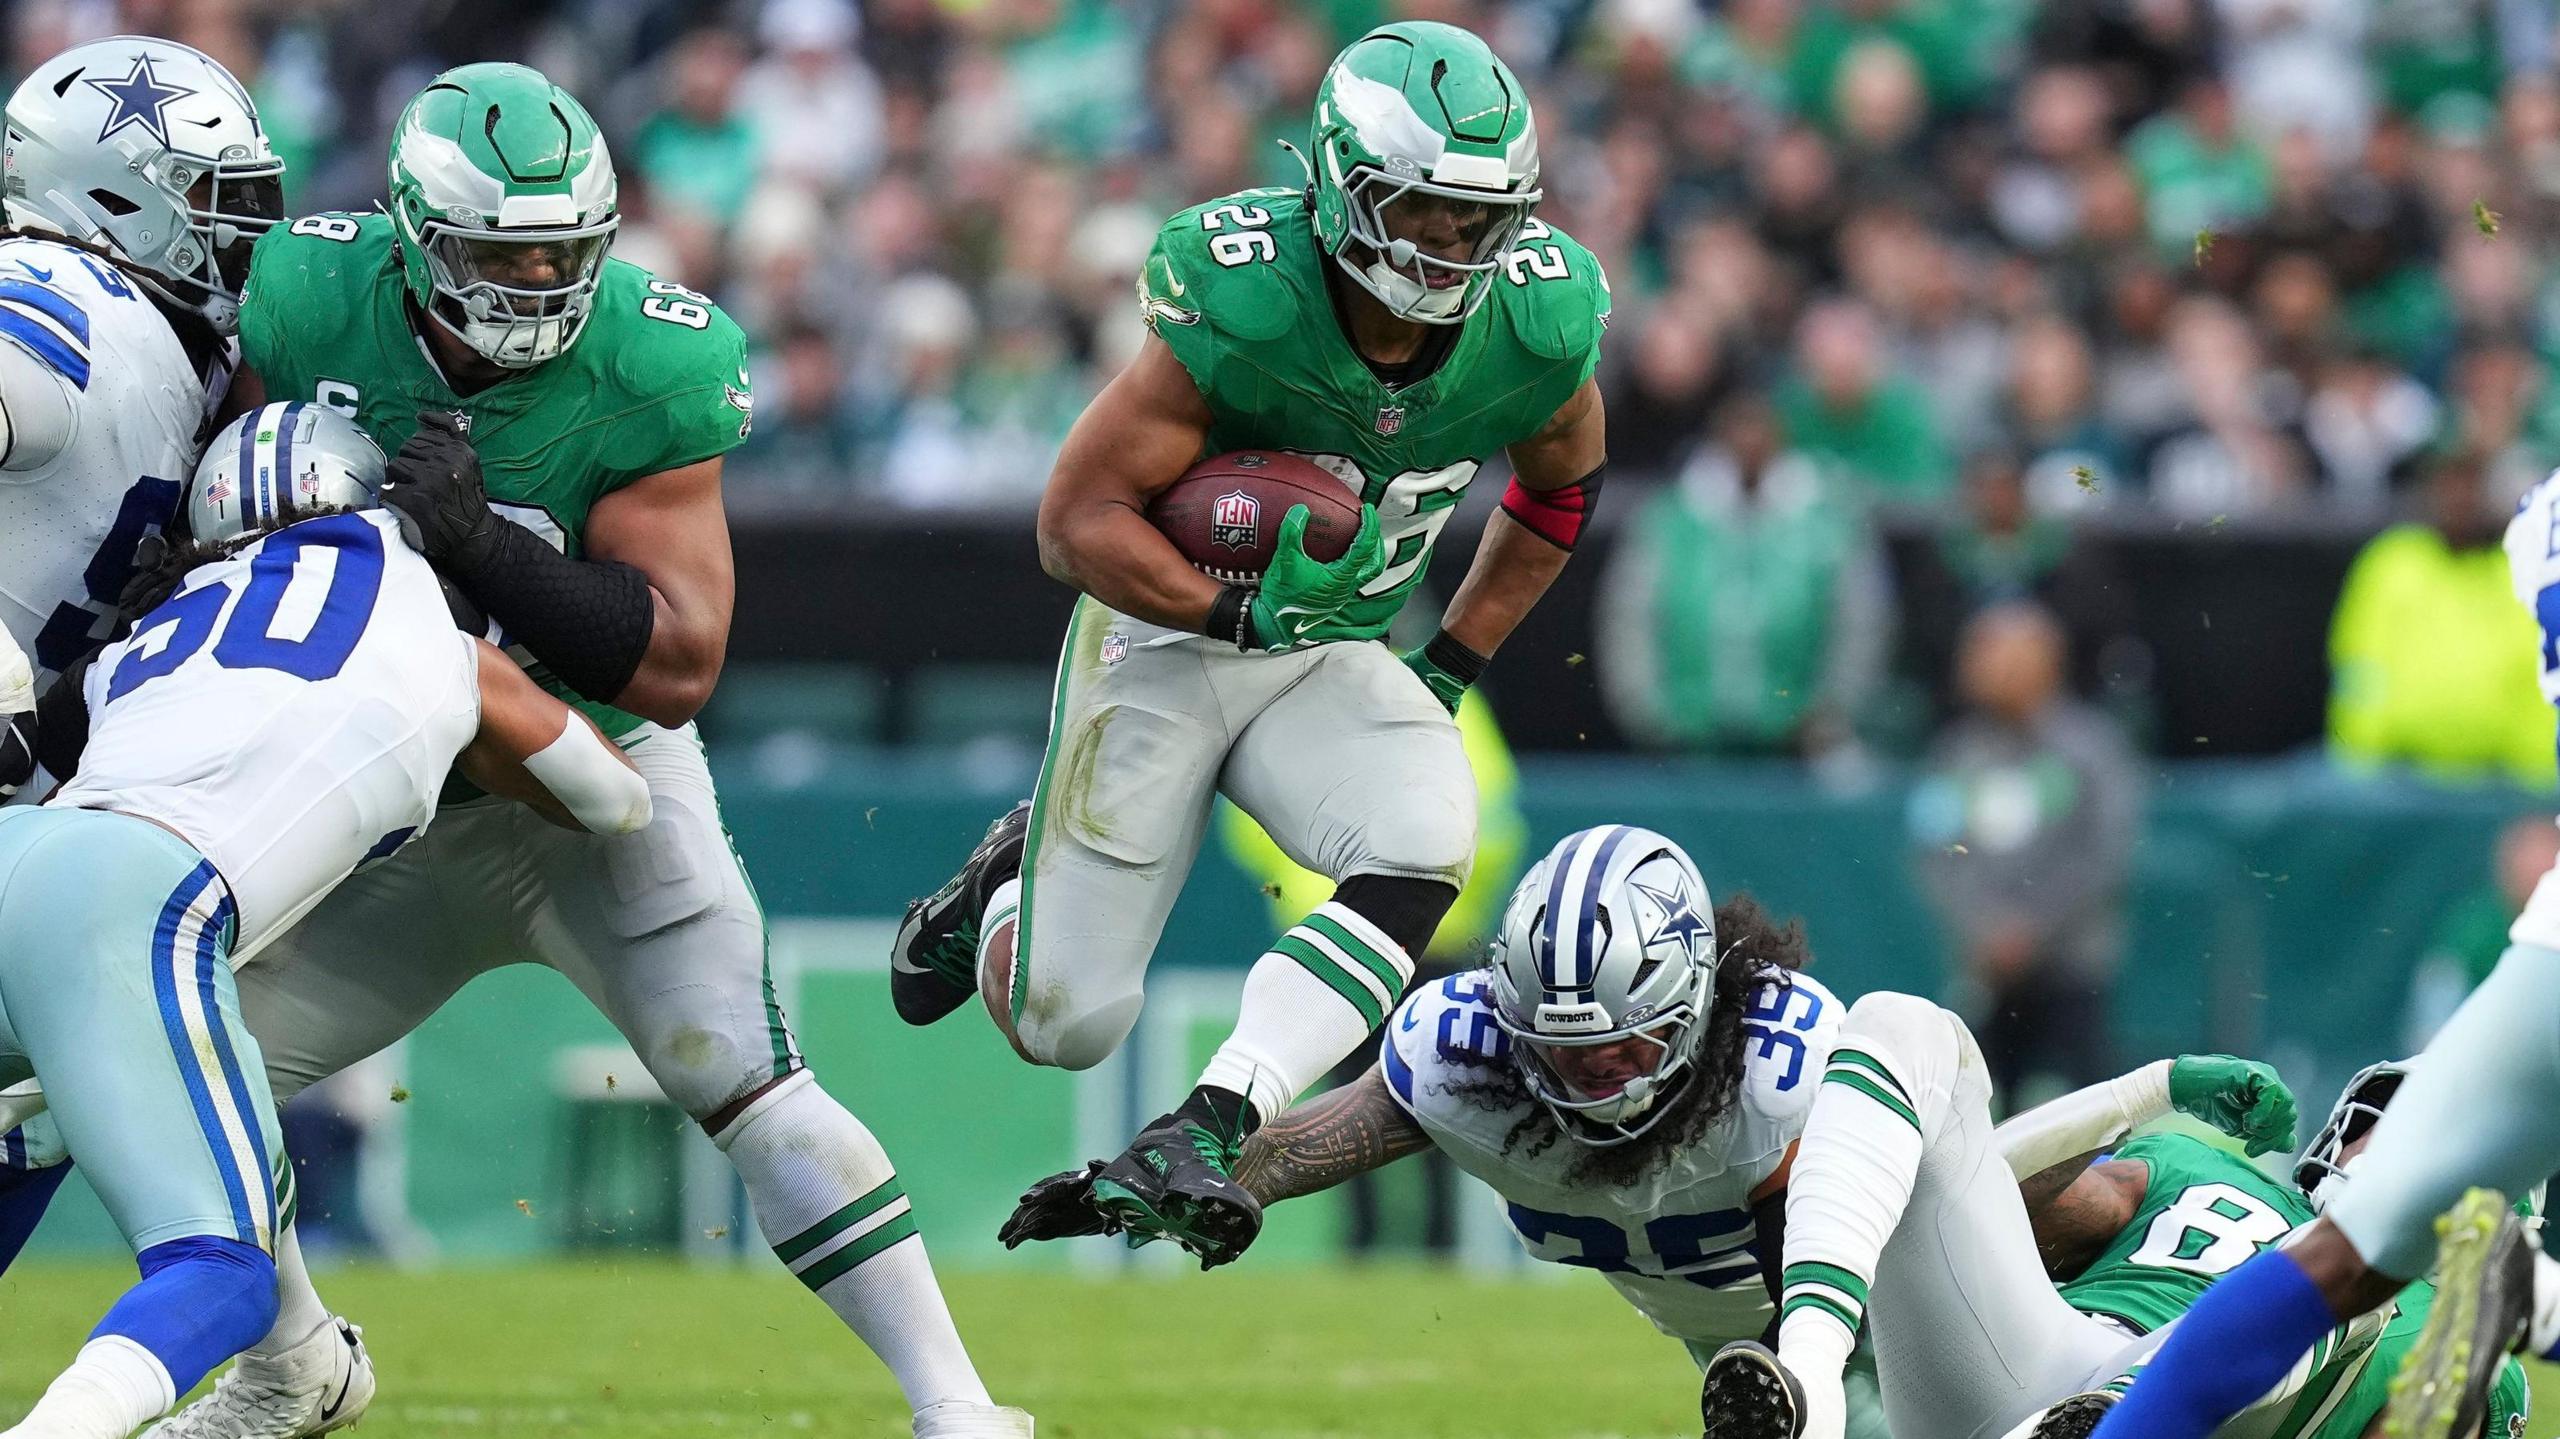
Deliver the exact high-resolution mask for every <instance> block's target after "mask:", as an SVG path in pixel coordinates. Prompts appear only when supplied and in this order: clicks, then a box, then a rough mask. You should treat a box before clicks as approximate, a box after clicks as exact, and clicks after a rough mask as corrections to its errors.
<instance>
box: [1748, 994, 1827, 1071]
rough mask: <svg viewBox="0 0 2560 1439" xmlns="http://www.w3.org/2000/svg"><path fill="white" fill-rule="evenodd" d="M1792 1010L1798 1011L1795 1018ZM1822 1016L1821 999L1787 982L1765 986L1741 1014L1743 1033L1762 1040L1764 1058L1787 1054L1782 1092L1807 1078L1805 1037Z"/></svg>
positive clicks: (1761, 1055) (1761, 1047)
mask: <svg viewBox="0 0 2560 1439" xmlns="http://www.w3.org/2000/svg"><path fill="white" fill-rule="evenodd" d="M1790 1010H1793V1011H1796V1012H1795V1013H1794V1014H1793V1016H1792V1017H1790V1015H1789V1011H1790ZM1821 1017H1822V996H1820V995H1818V994H1815V993H1814V992H1813V991H1812V990H1809V989H1799V988H1797V987H1796V986H1795V985H1792V984H1785V983H1775V984H1768V985H1764V986H1762V987H1761V990H1760V993H1759V994H1758V996H1756V997H1755V998H1754V999H1753V1000H1752V1002H1751V1007H1750V1008H1749V1009H1746V1010H1744V1011H1743V1012H1742V1029H1743V1032H1744V1033H1745V1034H1748V1035H1750V1036H1751V1037H1753V1038H1754V1039H1757V1040H1759V1041H1760V1057H1761V1058H1762V1059H1775V1058H1777V1057H1778V1053H1779V1051H1781V1050H1784V1051H1785V1052H1786V1056H1787V1072H1786V1073H1784V1074H1782V1075H1779V1076H1778V1092H1779V1093H1781V1094H1783V1093H1785V1092H1786V1091H1788V1090H1790V1089H1793V1088H1795V1087H1796V1081H1798V1080H1800V1079H1802V1078H1804V1039H1803V1035H1804V1032H1805V1031H1806V1030H1809V1029H1811V1028H1813V1022H1814V1021H1815V1020H1817V1019H1820V1018H1821Z"/></svg>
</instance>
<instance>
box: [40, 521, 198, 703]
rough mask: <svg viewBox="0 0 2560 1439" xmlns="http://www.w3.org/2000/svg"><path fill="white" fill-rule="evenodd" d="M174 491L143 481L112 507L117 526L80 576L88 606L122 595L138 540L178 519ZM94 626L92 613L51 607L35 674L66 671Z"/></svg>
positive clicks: (93, 640)
mask: <svg viewBox="0 0 2560 1439" xmlns="http://www.w3.org/2000/svg"><path fill="white" fill-rule="evenodd" d="M178 488H179V487H178V482H177V481H176V480H160V479H153V478H152V477H151V476H149V475H145V476H143V477H142V478H141V479H138V480H136V481H134V482H133V487H132V488H130V489H128V490H126V491H125V492H124V498H123V499H122V500H120V501H118V502H117V504H116V517H115V522H114V523H113V524H110V525H108V526H107V537H106V538H105V539H103V540H100V541H99V542H98V550H97V553H95V554H93V555H91V556H89V565H88V568H86V569H84V570H82V571H81V572H80V587H81V588H82V589H83V590H85V591H87V592H88V596H89V598H90V600H91V601H93V602H95V603H97V604H100V605H113V604H114V603H115V602H116V599H117V598H118V597H119V596H121V595H122V594H123V593H124V587H125V584H126V582H127V581H129V580H131V579H132V578H133V554H134V551H135V550H136V549H137V548H139V547H140V546H141V544H142V537H143V536H145V535H148V534H154V533H157V532H158V531H159V530H161V529H162V528H163V527H165V526H166V525H167V524H168V523H169V517H170V516H171V515H173V514H175V513H177V510H178ZM97 623H98V612H97V611H96V610H92V609H88V608H85V607H83V606H80V605H75V604H72V603H70V602H69V601H67V600H66V601H64V602H63V603H61V604H58V605H55V606H54V607H53V613H52V614H51V615H49V616H47V617H46V619H45V622H44V628H43V629H40V630H38V631H36V666H37V668H39V669H47V670H63V669H67V668H69V667H70V665H71V662H72V661H73V660H76V659H78V658H80V656H81V653H82V652H83V651H85V650H87V649H89V648H90V646H91V645H93V644H95V643H96V636H95V635H93V634H92V633H91V630H92V628H93V627H94V626H96V624H97Z"/></svg>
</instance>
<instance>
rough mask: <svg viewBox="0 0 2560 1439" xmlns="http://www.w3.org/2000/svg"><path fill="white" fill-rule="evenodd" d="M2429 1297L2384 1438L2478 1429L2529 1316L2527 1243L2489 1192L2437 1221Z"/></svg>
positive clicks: (2440, 1436)
mask: <svg viewBox="0 0 2560 1439" xmlns="http://www.w3.org/2000/svg"><path fill="white" fill-rule="evenodd" d="M2436 1243H2437V1250H2436V1297H2435V1306H2434V1307H2433V1308H2432V1309H2430V1310H2428V1311H2427V1323H2426V1327H2425V1328H2423V1329H2421V1330H2419V1331H2418V1342H2417V1343H2415V1344H2413V1345H2411V1346H2409V1355H2408V1357H2407V1358H2405V1359H2403V1360H2401V1361H2400V1372H2399V1373H2397V1374H2394V1375H2392V1376H2391V1400H2390V1403H2389V1405H2388V1406H2387V1407H2386V1408H2385V1409H2384V1410H2383V1416H2382V1432H2383V1433H2384V1434H2385V1435H2387V1436H2389V1439H2458V1436H2463V1435H2469V1434H2474V1433H2477V1432H2479V1429H2480V1424H2481V1421H2482V1419H2484V1418H2485V1417H2486V1416H2487V1415H2488V1412H2489V1391H2490V1390H2491V1389H2492V1388H2494V1387H2496V1385H2497V1382H2498V1371H2499V1369H2500V1368H2502V1367H2503V1366H2504V1365H2505V1363H2506V1360H2507V1356H2508V1355H2509V1354H2512V1353H2514V1352H2515V1349H2516V1346H2517V1345H2518V1344H2520V1343H2522V1342H2523V1340H2524V1336H2525V1326H2526V1324H2527V1323H2528V1322H2530V1321H2531V1319H2532V1317H2533V1267H2534V1266H2533V1240H2532V1238H2531V1236H2529V1235H2528V1234H2526V1233H2525V1227H2524V1221H2523V1220H2522V1219H2520V1218H2518V1217H2517V1216H2516V1212H2515V1210H2514V1209H2512V1208H2510V1207H2509V1206H2508V1204H2507V1201H2506V1200H2505V1199H2504V1198H2503V1197H2501V1196H2500V1195H2499V1193H2498V1192H2497V1191H2496V1190H2494V1189H2474V1190H2472V1191H2471V1192H2470V1193H2468V1194H2465V1195H2464V1196H2462V1199H2461V1202H2459V1203H2457V1204H2455V1205H2454V1206H2453V1209H2452V1211H2451V1212H2449V1213H2447V1214H2446V1215H2445V1216H2444V1217H2443V1218H2441V1219H2438V1220H2437V1221H2436Z"/></svg>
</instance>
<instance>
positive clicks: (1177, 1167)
mask: <svg viewBox="0 0 2560 1439" xmlns="http://www.w3.org/2000/svg"><path fill="white" fill-rule="evenodd" d="M1243 1147H1244V1146H1243V1144H1242V1142H1241V1139H1240V1138H1231V1137H1229V1136H1225V1135H1220V1134H1217V1133H1215V1132H1213V1131H1211V1130H1210V1129H1209V1128H1208V1127H1207V1126H1205V1125H1202V1124H1199V1123H1196V1122H1194V1121H1192V1120H1188V1119H1184V1118H1182V1117H1181V1116H1180V1115H1174V1114H1168V1115H1165V1116H1164V1117H1163V1118H1161V1119H1158V1120H1157V1121H1156V1122H1155V1123H1153V1124H1151V1125H1149V1126H1147V1128H1146V1130H1145V1131H1144V1132H1143V1133H1141V1134H1140V1135H1139V1136H1138V1137H1137V1138H1136V1139H1135V1140H1134V1141H1132V1142H1131V1143H1130V1145H1129V1148H1128V1151H1127V1152H1126V1153H1124V1154H1122V1155H1121V1156H1120V1157H1119V1158H1118V1159H1115V1160H1113V1161H1111V1162H1110V1163H1109V1164H1107V1165H1104V1166H1103V1167H1102V1169H1101V1171H1100V1172H1099V1173H1097V1174H1096V1175H1095V1176H1094V1178H1093V1189H1092V1204H1093V1208H1094V1210H1095V1211H1096V1212H1097V1213H1099V1214H1101V1215H1102V1216H1103V1217H1104V1218H1105V1219H1106V1220H1107V1221H1108V1222H1109V1223H1110V1224H1111V1225H1113V1226H1114V1227H1116V1228H1118V1229H1119V1230H1121V1231H1122V1232H1123V1233H1125V1234H1126V1235H1127V1236H1128V1237H1129V1239H1130V1242H1131V1247H1133V1248H1134V1247H1136V1245H1138V1244H1140V1243H1144V1242H1145V1241H1147V1240H1149V1239H1170V1240H1172V1241H1173V1242H1174V1243H1176V1244H1179V1245H1181V1246H1182V1247H1183V1248H1184V1249H1185V1250H1187V1251H1189V1252H1190V1254H1191V1255H1192V1256H1193V1257H1195V1258H1197V1259H1198V1260H1199V1261H1200V1267H1201V1268H1203V1269H1214V1268H1216V1267H1217V1266H1219V1265H1221V1264H1226V1263H1229V1262H1232V1261H1233V1260H1234V1259H1236V1258H1237V1257H1238V1256H1239V1255H1242V1254H1243V1253H1244V1251H1245V1248H1246V1246H1248V1245H1250V1244H1252V1243H1253V1241H1254V1237H1255V1236H1256V1235H1258V1234H1260V1233H1261V1232H1262V1204H1261V1202H1260V1201H1259V1200H1256V1199H1255V1198H1254V1197H1253V1195H1252V1193H1251V1192H1250V1191H1248V1190H1247V1189H1245V1187H1244V1186H1243V1185H1241V1184H1238V1183H1236V1182H1235V1180H1234V1179H1233V1178H1231V1177H1230V1176H1231V1175H1232V1173H1233V1172H1234V1169H1235V1164H1236V1159H1237V1157H1238V1155H1239V1154H1241V1153H1242V1151H1243Z"/></svg>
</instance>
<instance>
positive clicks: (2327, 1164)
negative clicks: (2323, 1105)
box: [2293, 1058, 2418, 1213]
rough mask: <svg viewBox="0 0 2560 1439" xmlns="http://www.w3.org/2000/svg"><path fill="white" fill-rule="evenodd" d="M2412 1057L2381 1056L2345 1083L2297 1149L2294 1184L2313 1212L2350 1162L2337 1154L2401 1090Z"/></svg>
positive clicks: (2333, 1194)
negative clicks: (2304, 1144)
mask: <svg viewBox="0 0 2560 1439" xmlns="http://www.w3.org/2000/svg"><path fill="white" fill-rule="evenodd" d="M2417 1062H2418V1061H2417V1060H2416V1059H2415V1058H2410V1059H2386V1060H2384V1061H2382V1062H2381V1063H2380V1064H2368V1065H2366V1066H2365V1067H2364V1068H2362V1069H2359V1070H2357V1071H2356V1073H2355V1077H2354V1078H2353V1079H2350V1080H2348V1081H2347V1087H2346V1088H2345V1089H2343V1090H2341V1091H2339V1093H2338V1102H2337V1103H2336V1104H2334V1105H2331V1106H2330V1108H2329V1118H2328V1120H2327V1122H2325V1123H2323V1124H2322V1125H2321V1126H2320V1132H2319V1133H2318V1134H2315V1135H2313V1136H2312V1137H2311V1144H2310V1146H2309V1147H2308V1148H2306V1149H2304V1150H2303V1151H2302V1159H2301V1161H2300V1162H2299V1163H2297V1164H2295V1165H2294V1167H2293V1185H2294V1188H2296V1189H2299V1190H2301V1191H2302V1192H2303V1194H2305V1195H2306V1196H2308V1197H2309V1198H2310V1200H2311V1208H2312V1210H2313V1212H2315V1213H2318V1212H2322V1211H2325V1210H2327V1209H2328V1207H2329V1201H2331V1200H2333V1199H2335V1198H2337V1197H2338V1187H2339V1186H2340V1185H2342V1184H2344V1183H2346V1181H2347V1171H2348V1170H2349V1169H2351V1168H2353V1167H2354V1165H2355V1161H2354V1160H2351V1159H2347V1160H2342V1159H2340V1158H2339V1157H2338V1155H2339V1153H2340V1152H2341V1151H2343V1150H2344V1149H2345V1148H2346V1147H2347V1146H2348V1145H2350V1144H2353V1143H2355V1142H2356V1141H2357V1140H2359V1139H2362V1138H2364V1137H2365V1135H2367V1134H2369V1133H2371V1132H2372V1130H2373V1122H2374V1121H2375V1120H2377V1119H2380V1118H2381V1117H2382V1110H2383V1107H2384V1106H2386V1105H2388V1104H2389V1103H2391V1096H2392V1095H2394V1094H2397V1093H2398V1092H2399V1090H2400V1081H2402V1080H2404V1079H2407V1078H2408V1077H2409V1071H2410V1069H2411V1068H2412V1067H2413V1066H2415V1065H2416V1064H2417Z"/></svg>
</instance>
